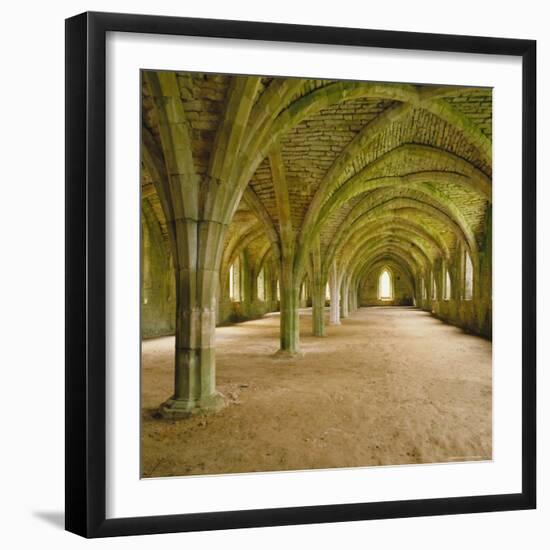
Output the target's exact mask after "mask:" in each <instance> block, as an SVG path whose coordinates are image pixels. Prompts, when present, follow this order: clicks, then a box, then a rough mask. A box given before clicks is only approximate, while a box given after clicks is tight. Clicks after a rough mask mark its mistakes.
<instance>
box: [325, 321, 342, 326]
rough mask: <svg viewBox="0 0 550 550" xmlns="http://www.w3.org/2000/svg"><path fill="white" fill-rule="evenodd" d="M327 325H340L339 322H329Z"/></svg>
mask: <svg viewBox="0 0 550 550" xmlns="http://www.w3.org/2000/svg"><path fill="white" fill-rule="evenodd" d="M328 324H329V325H333V326H334V325H341V324H342V323H341V322H340V321H329V323H328Z"/></svg>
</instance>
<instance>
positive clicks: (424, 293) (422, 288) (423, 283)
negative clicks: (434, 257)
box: [420, 277, 428, 300]
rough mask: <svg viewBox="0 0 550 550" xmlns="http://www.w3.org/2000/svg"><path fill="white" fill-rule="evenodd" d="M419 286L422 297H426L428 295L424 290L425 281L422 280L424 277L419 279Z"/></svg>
mask: <svg viewBox="0 0 550 550" xmlns="http://www.w3.org/2000/svg"><path fill="white" fill-rule="evenodd" d="M420 288H421V290H422V299H423V300H425V299H426V298H427V297H428V295H427V292H426V281H425V280H424V277H422V279H421V281H420Z"/></svg>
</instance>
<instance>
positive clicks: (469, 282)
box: [464, 250, 474, 300]
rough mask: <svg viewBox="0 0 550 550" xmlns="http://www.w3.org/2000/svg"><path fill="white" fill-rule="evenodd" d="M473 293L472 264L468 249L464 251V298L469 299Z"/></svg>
mask: <svg viewBox="0 0 550 550" xmlns="http://www.w3.org/2000/svg"><path fill="white" fill-rule="evenodd" d="M473 294H474V266H473V265H472V258H470V254H468V251H467V250H465V251H464V299H465V300H471V299H472V297H473Z"/></svg>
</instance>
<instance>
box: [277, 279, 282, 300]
mask: <svg viewBox="0 0 550 550" xmlns="http://www.w3.org/2000/svg"><path fill="white" fill-rule="evenodd" d="M277 301H278V302H280V301H281V287H280V286H279V279H277Z"/></svg>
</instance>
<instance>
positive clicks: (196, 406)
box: [159, 392, 227, 420]
mask: <svg viewBox="0 0 550 550" xmlns="http://www.w3.org/2000/svg"><path fill="white" fill-rule="evenodd" d="M226 405H227V401H226V399H225V397H224V396H223V395H222V394H221V393H218V392H216V393H214V394H212V395H210V396H208V397H203V398H202V399H174V398H173V397H172V398H170V399H168V400H167V401H165V402H164V403H163V404H162V405H161V406H160V407H159V414H160V415H161V417H162V418H166V419H169V420H180V419H183V418H190V417H191V416H196V415H204V414H209V413H215V412H218V411H221V410H222V409H223V408H224V407H225V406H226Z"/></svg>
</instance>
